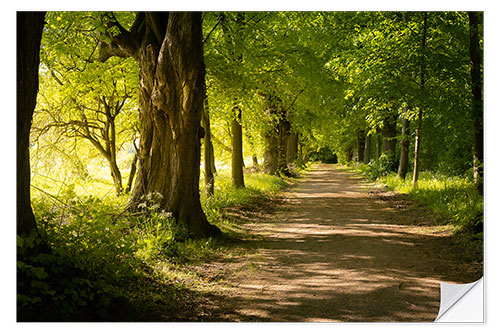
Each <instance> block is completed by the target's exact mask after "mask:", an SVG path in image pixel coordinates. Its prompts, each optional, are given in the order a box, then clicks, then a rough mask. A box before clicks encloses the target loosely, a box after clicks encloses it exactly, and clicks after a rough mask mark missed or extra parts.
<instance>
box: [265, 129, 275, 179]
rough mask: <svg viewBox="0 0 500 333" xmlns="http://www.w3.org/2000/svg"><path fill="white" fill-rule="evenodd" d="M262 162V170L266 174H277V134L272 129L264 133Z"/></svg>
mask: <svg viewBox="0 0 500 333" xmlns="http://www.w3.org/2000/svg"><path fill="white" fill-rule="evenodd" d="M264 145H265V148H264V162H263V163H262V172H263V173H265V174H268V175H277V174H278V135H277V134H276V133H274V132H273V131H271V132H268V133H266V134H265V135H264Z"/></svg>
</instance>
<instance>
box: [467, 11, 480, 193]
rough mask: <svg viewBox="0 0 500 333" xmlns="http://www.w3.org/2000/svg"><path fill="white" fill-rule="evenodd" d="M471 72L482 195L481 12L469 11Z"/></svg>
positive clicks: (476, 173) (476, 167) (476, 165)
mask: <svg viewBox="0 0 500 333" xmlns="http://www.w3.org/2000/svg"><path fill="white" fill-rule="evenodd" d="M468 14H469V34H470V45H469V54H470V64H471V67H470V74H471V82H472V119H473V123H474V183H475V184H476V187H477V190H478V191H479V193H480V194H481V195H483V194H484V185H483V184H484V180H483V163H484V162H483V158H484V156H483V154H484V143H483V140H484V139H483V93H482V89H483V79H482V75H481V66H482V61H481V46H480V44H479V38H480V32H479V25H480V23H481V18H480V17H479V15H480V13H478V12H469V13H468Z"/></svg>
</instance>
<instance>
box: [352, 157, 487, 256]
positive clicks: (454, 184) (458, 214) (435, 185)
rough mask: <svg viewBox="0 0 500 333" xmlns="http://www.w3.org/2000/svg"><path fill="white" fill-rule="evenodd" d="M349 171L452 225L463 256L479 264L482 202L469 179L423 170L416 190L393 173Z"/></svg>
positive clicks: (366, 168)
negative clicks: (462, 247)
mask: <svg viewBox="0 0 500 333" xmlns="http://www.w3.org/2000/svg"><path fill="white" fill-rule="evenodd" d="M353 170H354V171H356V172H358V173H359V174H361V175H364V176H365V177H366V178H367V179H368V180H370V181H376V182H377V183H379V184H382V185H385V186H388V187H389V188H390V189H391V190H394V191H396V192H400V193H407V194H409V195H410V198H412V199H413V200H416V201H418V202H420V203H422V204H423V205H425V206H427V207H429V208H430V209H431V210H432V211H433V212H435V213H436V214H437V215H438V216H440V217H441V221H442V223H446V224H450V225H452V226H453V230H454V234H455V236H456V237H457V238H458V240H459V243H460V244H462V245H463V246H464V248H465V256H466V257H467V258H468V259H471V260H477V261H482V257H483V205H484V203H483V202H484V201H483V197H481V196H480V195H479V193H478V192H477V190H476V187H475V185H474V183H473V181H472V180H470V179H468V178H466V177H458V176H447V175H444V174H440V173H437V172H431V171H423V172H421V173H420V175H419V181H418V184H417V186H416V188H412V180H411V178H410V177H407V179H405V180H403V179H400V178H399V177H398V176H397V175H396V174H395V173H394V172H389V173H388V174H386V175H379V176H378V177H374V176H373V167H372V166H369V165H368V166H366V165H357V166H353Z"/></svg>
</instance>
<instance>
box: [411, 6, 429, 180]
mask: <svg viewBox="0 0 500 333" xmlns="http://www.w3.org/2000/svg"><path fill="white" fill-rule="evenodd" d="M426 40H427V13H426V12H425V13H424V22H423V26H422V44H421V47H422V54H421V56H420V89H421V91H422V96H424V95H425V94H424V89H425V44H426ZM421 131H422V108H419V109H418V120H417V128H416V130H415V159H414V163H413V181H412V188H416V187H417V183H418V176H419V172H420V151H421V147H420V145H421V142H422V133H421Z"/></svg>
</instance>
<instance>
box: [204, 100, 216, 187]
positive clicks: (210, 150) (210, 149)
mask: <svg viewBox="0 0 500 333" xmlns="http://www.w3.org/2000/svg"><path fill="white" fill-rule="evenodd" d="M201 119H202V126H203V128H204V129H205V136H204V138H203V172H204V174H205V190H206V192H207V195H208V196H213V195H214V187H215V177H214V174H215V157H214V146H213V144H212V133H211V131H210V113H209V109H208V103H207V100H206V99H205V103H204V110H203V115H202V117H201Z"/></svg>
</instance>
